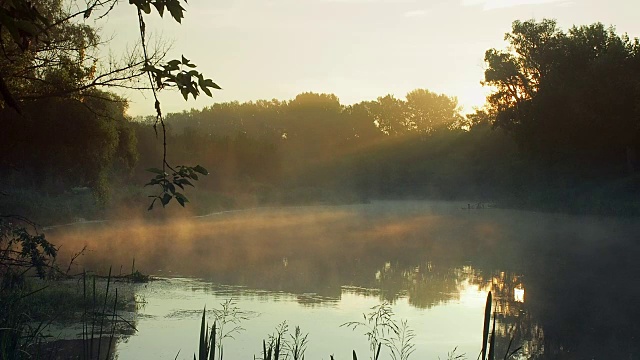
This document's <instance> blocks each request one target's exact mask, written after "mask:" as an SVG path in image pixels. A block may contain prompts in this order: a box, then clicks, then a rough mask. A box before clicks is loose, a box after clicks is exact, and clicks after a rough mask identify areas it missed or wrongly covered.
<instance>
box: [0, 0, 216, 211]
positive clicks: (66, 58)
mask: <svg viewBox="0 0 640 360" xmlns="http://www.w3.org/2000/svg"><path fill="white" fill-rule="evenodd" d="M185 2H186V1H185ZM129 3H130V4H132V5H134V6H135V7H136V11H137V13H138V26H139V30H140V46H139V48H140V50H141V51H140V53H138V52H136V51H134V52H131V54H129V55H128V56H127V57H126V58H124V59H123V60H122V61H120V62H114V61H109V62H108V63H107V64H102V63H100V62H99V61H98V57H97V56H96V54H95V52H96V51H97V49H98V47H99V46H100V45H103V44H104V43H102V42H101V41H100V39H99V36H98V34H97V32H96V31H95V29H93V28H91V27H90V26H87V25H85V24H83V23H80V22H78V21H77V20H78V19H79V18H83V19H87V18H89V17H91V16H99V17H104V16H107V15H108V14H109V12H110V11H111V10H112V9H113V8H114V6H115V5H116V4H117V0H91V1H88V2H87V3H86V7H85V6H83V5H82V4H79V3H76V2H75V1H72V4H71V5H73V6H68V7H67V6H65V5H67V4H65V3H63V1H62V0H44V1H42V2H41V3H39V4H37V5H34V4H32V3H31V2H30V1H27V0H4V1H2V2H0V45H1V46H2V48H3V50H4V51H3V54H2V56H0V65H2V67H1V68H0V95H1V97H0V109H1V108H2V107H5V106H8V107H10V108H13V109H15V110H16V111H18V112H21V109H22V105H21V104H22V103H23V102H25V101H30V100H37V99H43V98H51V97H58V98H69V99H74V100H76V101H78V102H79V103H81V104H83V105H84V106H88V104H89V103H88V102H87V101H85V99H86V98H87V97H94V96H100V94H104V93H103V92H96V91H93V89H96V88H99V87H109V88H113V87H125V88H130V89H150V90H151V91H152V92H153V96H154V99H155V102H154V107H155V110H156V125H160V127H161V129H162V136H163V148H164V151H163V159H162V166H161V169H157V168H154V169H151V171H152V172H154V173H155V174H156V176H155V177H154V178H153V179H152V180H151V181H150V182H149V183H148V185H156V186H159V187H160V191H159V194H158V195H157V196H155V197H154V198H153V202H152V204H151V206H150V207H149V208H150V209H151V208H152V207H153V204H154V203H155V201H156V200H158V201H160V202H161V203H162V205H163V206H164V205H166V204H167V203H168V202H169V201H170V200H171V199H173V198H175V199H176V200H177V201H178V202H179V203H180V204H181V205H183V206H184V203H185V202H187V201H188V200H187V198H186V197H185V196H184V195H183V194H182V193H180V192H178V191H176V187H179V188H184V186H185V185H191V186H192V184H191V182H190V180H196V179H197V173H200V174H207V173H208V172H207V170H206V169H204V168H203V167H201V166H195V167H189V166H172V165H171V164H169V163H168V161H167V151H166V130H165V123H164V119H163V114H162V111H161V106H160V102H159V101H158V98H157V96H156V92H157V91H159V90H161V89H163V88H170V87H173V88H177V89H178V90H179V91H180V92H181V94H182V96H183V97H184V98H185V100H186V99H187V98H188V96H189V95H192V97H194V98H195V97H197V96H198V95H200V92H201V91H202V92H204V93H205V94H207V95H208V96H211V95H212V94H211V90H210V88H213V89H220V87H219V86H218V85H217V84H215V83H214V82H213V81H212V80H211V79H207V78H205V77H204V76H203V75H202V74H201V73H199V72H198V71H197V70H195V67H196V66H195V65H194V64H193V63H192V62H191V61H190V60H189V59H187V58H185V57H184V56H182V57H181V59H179V60H171V61H168V62H166V63H164V64H161V63H160V61H161V60H162V58H163V57H164V52H162V51H159V52H158V51H154V52H152V51H150V49H149V47H148V46H147V43H146V25H145V22H144V15H143V14H150V13H151V11H152V6H153V8H155V9H156V11H157V12H158V14H159V15H160V16H163V15H164V13H165V11H166V12H168V13H170V15H171V17H172V18H173V19H174V20H175V21H177V22H181V21H182V18H183V16H184V14H183V13H184V8H183V7H182V4H181V1H180V0H131V1H130V2H129ZM67 9H80V10H77V11H75V12H72V11H69V10H67ZM98 12H101V13H100V14H97V13H98ZM145 74H147V75H148V78H149V85H148V86H143V85H141V83H140V82H138V80H139V79H140V78H141V77H142V76H143V75H145ZM102 99H103V100H106V101H114V97H110V96H106V97H102ZM118 101H120V100H118Z"/></svg>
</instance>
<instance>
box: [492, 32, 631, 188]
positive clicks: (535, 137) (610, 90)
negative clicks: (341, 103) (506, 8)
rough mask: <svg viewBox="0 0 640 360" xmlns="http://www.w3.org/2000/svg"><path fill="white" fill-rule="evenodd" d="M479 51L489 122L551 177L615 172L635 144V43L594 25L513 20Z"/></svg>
mask: <svg viewBox="0 0 640 360" xmlns="http://www.w3.org/2000/svg"><path fill="white" fill-rule="evenodd" d="M505 39H506V40H507V41H508V43H509V48H508V50H507V51H499V50H496V49H490V50H488V51H487V52H486V54H485V61H486V63H487V70H486V71H485V81H484V84H485V85H487V86H491V87H493V88H494V89H495V91H494V92H493V93H492V94H491V95H490V96H489V97H488V104H489V110H490V112H493V113H495V122H494V126H496V127H500V128H504V129H505V130H507V131H509V132H510V133H512V134H513V135H515V137H516V139H517V141H518V143H519V144H520V146H521V148H522V149H523V150H524V151H525V153H526V154H528V156H529V157H530V158H532V159H535V161H536V162H537V163H538V164H539V165H541V166H543V168H544V169H546V170H547V171H550V172H549V174H550V175H552V176H553V177H555V178H556V179H565V180H567V179H569V180H570V179H571V178H574V179H575V178H584V177H585V176H587V177H590V178H598V177H607V176H619V175H621V174H624V173H625V171H629V170H632V168H633V166H632V165H633V161H632V160H631V158H632V157H633V154H635V152H636V151H637V150H638V146H639V145H640V133H639V132H640V112H639V110H640V107H639V106H638V104H639V103H638V100H637V99H638V98H639V95H640V92H639V91H640V81H638V78H639V75H640V45H639V43H638V40H637V39H635V40H633V41H632V40H630V39H629V37H628V36H627V35H622V36H620V35H617V34H616V33H615V30H614V29H613V28H605V27H604V26H603V25H602V24H599V23H596V24H593V25H589V26H579V27H573V28H571V29H570V30H569V31H568V32H566V33H565V32H562V31H560V30H559V29H558V28H557V26H556V23H555V21H553V20H543V21H541V22H539V23H537V22H535V21H533V20H530V21H526V22H520V21H515V22H514V23H513V26H512V32H511V33H510V34H507V35H506V36H505Z"/></svg>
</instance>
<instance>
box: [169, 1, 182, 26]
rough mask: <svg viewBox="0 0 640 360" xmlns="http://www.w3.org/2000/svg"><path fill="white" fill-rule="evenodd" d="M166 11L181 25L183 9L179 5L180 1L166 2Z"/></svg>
mask: <svg viewBox="0 0 640 360" xmlns="http://www.w3.org/2000/svg"><path fill="white" fill-rule="evenodd" d="M166 4H167V9H168V10H169V12H170V13H171V16H172V17H173V19H174V20H175V21H177V22H178V23H182V18H183V17H184V14H183V11H184V8H183V7H182V5H180V1H178V0H167V2H166Z"/></svg>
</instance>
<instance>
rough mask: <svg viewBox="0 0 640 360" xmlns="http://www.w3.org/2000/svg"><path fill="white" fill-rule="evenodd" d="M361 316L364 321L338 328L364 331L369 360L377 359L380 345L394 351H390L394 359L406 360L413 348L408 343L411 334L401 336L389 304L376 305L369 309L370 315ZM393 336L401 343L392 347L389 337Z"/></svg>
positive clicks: (352, 322)
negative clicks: (367, 343)
mask: <svg viewBox="0 0 640 360" xmlns="http://www.w3.org/2000/svg"><path fill="white" fill-rule="evenodd" d="M362 316H363V318H364V321H350V322H347V323H344V324H342V325H340V326H345V327H348V328H351V329H352V330H356V329H358V328H361V327H362V328H364V329H365V335H366V336H367V339H368V340H369V350H370V351H371V356H370V359H371V360H378V359H379V357H380V349H381V346H382V344H385V346H387V347H389V348H390V349H392V348H393V349H394V350H393V351H392V353H393V354H394V357H393V358H394V359H396V358H397V359H403V360H406V359H407V358H408V357H409V355H411V352H412V351H411V350H412V348H413V347H411V344H410V341H411V339H412V338H413V337H412V336H411V333H408V332H406V331H405V332H404V336H403V335H402V334H403V333H402V332H401V329H400V327H398V324H397V323H396V321H395V319H394V313H393V309H391V305H390V304H389V303H387V302H383V303H382V304H380V305H376V306H374V307H372V308H371V312H370V313H368V314H362ZM393 334H395V335H396V337H398V338H399V339H400V340H401V341H402V343H401V344H399V345H395V346H394V341H393V338H392V337H391V336H392V335H393ZM354 355H355V352H354Z"/></svg>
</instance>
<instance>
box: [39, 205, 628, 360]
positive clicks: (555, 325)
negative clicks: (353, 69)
mask: <svg viewBox="0 0 640 360" xmlns="http://www.w3.org/2000/svg"><path fill="white" fill-rule="evenodd" d="M461 207H464V208H465V209H461ZM638 233H640V221H637V219H615V218H596V217H586V216H585V217H580V216H569V215H557V214H539V213H531V212H523V211H509V210H500V209H490V210H489V209H485V210H467V209H466V203H464V204H455V203H447V202H439V203H438V202H420V201H409V202H374V203H372V204H367V205H349V206H335V207H333V206H319V207H292V208H280V209H253V210H247V211H238V212H233V213H224V214H217V215H212V216H208V217H202V218H197V219H193V218H171V219H170V220H167V221H164V222H151V221H138V220H132V221H130V222H121V223H109V222H106V223H99V224H85V225H79V226H67V227H60V228H55V229H51V231H49V232H48V233H47V237H48V238H49V239H51V240H52V241H53V242H54V243H57V244H62V245H63V247H62V250H61V255H60V259H59V263H61V264H65V257H66V258H69V257H70V253H71V252H73V251H77V250H79V249H81V248H82V246H83V245H85V244H86V245H87V246H88V250H89V251H88V252H87V253H86V254H85V255H84V256H82V257H80V258H79V259H78V261H77V264H78V265H79V266H77V267H75V268H74V269H76V270H78V271H80V270H81V269H82V267H83V266H86V267H88V268H89V269H94V270H98V271H100V270H102V271H106V269H108V266H109V265H112V266H113V267H114V269H116V271H115V272H116V273H118V270H117V269H123V270H121V271H122V272H125V273H126V272H128V271H129V269H130V268H131V263H132V258H133V257H135V263H136V268H137V269H140V270H141V271H142V272H144V273H151V274H158V275H165V276H169V275H170V276H176V274H180V275H181V276H183V277H192V278H198V279H204V280H206V282H199V283H197V285H194V284H196V283H189V284H190V285H188V287H189V289H193V290H189V291H186V292H185V291H183V290H180V289H177V288H174V287H168V288H163V287H162V286H160V284H161V283H153V284H150V285H148V286H149V287H148V291H149V294H147V295H146V296H147V298H148V304H147V305H146V307H145V309H144V312H145V313H149V314H151V315H154V316H155V317H154V318H153V319H147V318H145V317H141V318H140V319H139V322H140V324H139V325H140V328H141V329H149V330H143V331H145V333H143V332H142V331H141V333H140V335H138V336H134V337H131V338H130V339H129V340H128V343H125V344H120V345H119V346H120V347H121V348H122V349H123V351H125V350H126V349H129V350H126V351H130V350H131V349H132V348H135V349H145V350H146V346H147V345H148V346H150V347H151V348H153V347H154V346H158V345H153V343H162V344H164V343H168V344H169V346H173V347H176V348H182V349H183V350H184V351H188V352H191V351H193V349H194V346H195V344H194V342H195V340H196V339H197V331H198V328H199V327H198V325H197V321H198V316H195V315H194V316H193V317H188V318H185V319H180V318H175V317H174V318H171V319H165V316H166V314H168V313H169V312H170V311H173V312H175V311H178V310H188V311H192V313H193V314H195V313H196V312H197V311H198V310H200V309H201V308H202V307H203V306H204V305H205V304H207V305H208V306H209V307H211V306H214V305H216V304H219V303H220V302H221V301H222V300H223V299H225V298H228V297H230V296H234V297H237V298H238V299H239V300H238V301H239V303H240V304H241V307H243V308H246V309H247V310H253V311H259V312H261V313H262V315H261V316H260V317H258V318H256V319H254V320H252V322H251V323H247V328H249V327H251V329H252V333H253V334H254V335H249V334H248V333H247V334H245V335H244V336H253V338H247V339H245V340H246V341H238V343H241V344H243V346H245V345H246V346H248V347H251V348H247V349H245V350H243V351H242V356H243V357H246V356H249V355H246V354H247V351H249V352H248V354H254V353H256V352H257V351H258V350H256V349H255V348H252V347H255V346H258V348H259V346H260V344H261V340H262V337H264V336H266V335H267V334H268V333H271V332H272V331H273V329H274V327H275V325H276V324H278V323H280V322H281V321H282V320H285V319H286V320H288V321H289V323H290V324H291V325H292V326H293V325H296V324H299V325H301V326H303V330H305V331H309V332H310V333H311V334H310V340H311V341H310V344H309V351H310V353H311V349H314V347H321V346H329V349H335V350H326V348H316V350H314V351H313V353H317V354H320V355H318V356H321V358H325V359H326V358H328V354H325V352H326V351H331V352H334V353H335V354H336V356H338V354H341V357H342V358H344V357H348V356H349V354H350V351H351V350H350V349H351V348H352V347H353V345H350V344H348V342H354V344H356V345H357V344H359V343H358V341H361V342H364V344H363V345H358V346H356V348H357V349H363V350H362V351H366V349H367V344H366V338H365V337H364V336H362V335H358V334H357V333H356V334H353V333H350V331H347V330H346V329H344V328H339V325H340V324H341V323H344V322H346V321H353V320H358V319H359V318H361V315H362V312H366V311H367V309H368V308H369V307H370V306H373V305H374V304H377V303H380V302H381V301H383V300H387V301H390V302H391V303H393V304H394V305H393V306H394V308H395V310H396V312H398V313H399V315H400V316H399V317H400V318H408V319H409V321H410V325H411V326H412V327H413V328H414V329H415V330H416V333H417V338H416V342H420V343H421V344H428V346H423V347H422V348H425V349H427V350H425V351H427V353H426V354H431V355H429V356H428V357H430V358H437V356H440V357H441V358H444V357H446V353H447V352H448V351H451V350H452V349H453V348H454V347H455V346H459V347H460V349H465V348H464V346H465V344H469V346H470V349H471V350H464V351H465V352H467V353H468V354H467V355H468V356H469V358H473V357H475V356H477V353H476V352H477V351H479V345H480V344H479V341H477V339H478V336H479V335H481V325H482V324H481V316H482V314H483V307H484V300H485V299H484V295H485V291H488V290H489V286H490V288H491V290H492V291H493V293H494V299H495V300H496V301H495V308H496V311H497V312H498V314H497V319H498V326H497V329H496V330H497V331H498V332H499V337H498V342H499V345H500V346H503V347H504V348H505V349H506V346H507V344H508V342H509V338H510V337H511V336H512V334H514V333H516V334H517V336H516V338H517V339H518V341H519V342H520V343H522V341H523V340H524V341H525V343H524V344H525V345H526V346H525V350H526V351H527V352H528V354H533V353H535V351H537V349H540V348H541V346H542V344H544V345H545V348H546V349H547V351H553V352H554V353H571V354H573V355H575V356H578V355H576V354H580V356H578V357H579V358H591V357H594V356H595V355H599V356H595V357H596V358H598V357H600V358H616V357H617V358H620V357H626V358H628V357H629V356H628V355H629V354H638V353H640V350H639V349H638V344H637V338H638V336H640V334H638V333H637V332H638V331H637V324H638V322H639V321H640V307H638V306H637V305H636V304H637V299H640V288H639V287H629V286H628V284H630V283H635V282H637V278H636V277H637V274H638V273H640V262H638V261H637V259H638V258H640V243H639V242H638V241H637V234H638ZM172 281H178V280H172ZM181 281H182V280H181ZM187 283H188V282H187ZM212 284H226V285H229V286H226V287H222V286H218V285H212ZM249 289H252V290H250V291H249ZM478 289H481V291H479V290H478ZM525 289H526V296H525V292H524V290H525ZM621 293H625V296H624V297H621V296H619V294H621ZM612 294H613V296H612ZM187 295H188V296H187ZM612 298H613V299H615V300H614V303H613V304H612V303H611V301H612V300H611V299H612ZM172 309H173V310H172ZM155 312H158V313H159V315H156V314H155ZM302 322H304V323H302ZM154 324H155V325H154ZM194 324H195V325H194ZM254 329H255V331H254ZM467 329H468V330H467ZM543 329H544V331H542V330H543ZM146 331H148V332H149V335H147V333H146ZM162 331H165V332H166V334H172V333H173V335H172V336H175V337H176V345H174V344H173V342H172V341H170V340H164V339H166V337H158V338H157V339H153V336H152V335H153V334H156V335H157V334H159V333H161V332H162ZM163 336H164V335H163ZM145 341H146V342H148V344H147V343H145ZM527 341H528V342H527ZM603 343H604V345H603ZM131 344H136V345H135V346H133V345H131ZM163 346H164V345H163ZM421 346H422V345H421ZM338 347H339V348H338ZM342 347H344V348H345V349H347V348H348V349H347V350H344V351H343V350H342V349H343V348H342ZM617 349H623V351H622V352H612V351H616V350H617ZM624 349H631V350H628V351H627V350H624ZM167 351H168V352H170V354H168V355H163V356H164V357H165V358H173V357H174V356H175V353H172V351H170V350H166V349H163V350H162V352H163V354H165V352H167ZM229 351H231V350H229ZM323 354H324V355H323ZM183 355H184V352H183ZM186 355H188V354H186ZM581 355H584V356H581ZM615 355H619V356H615ZM638 355H640V354H638ZM123 358H129V357H123ZM147 358H150V357H147ZM229 358H231V357H229ZM362 358H366V357H362ZM634 358H635V356H634ZM336 359H337V360H340V358H339V357H336Z"/></svg>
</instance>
